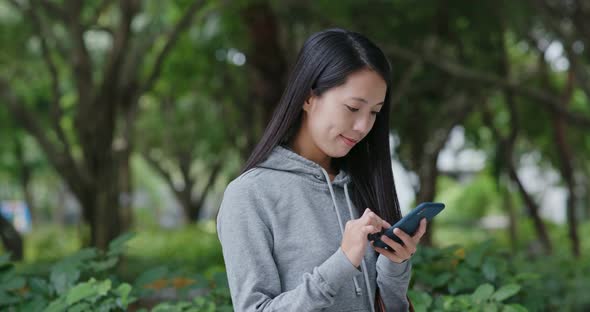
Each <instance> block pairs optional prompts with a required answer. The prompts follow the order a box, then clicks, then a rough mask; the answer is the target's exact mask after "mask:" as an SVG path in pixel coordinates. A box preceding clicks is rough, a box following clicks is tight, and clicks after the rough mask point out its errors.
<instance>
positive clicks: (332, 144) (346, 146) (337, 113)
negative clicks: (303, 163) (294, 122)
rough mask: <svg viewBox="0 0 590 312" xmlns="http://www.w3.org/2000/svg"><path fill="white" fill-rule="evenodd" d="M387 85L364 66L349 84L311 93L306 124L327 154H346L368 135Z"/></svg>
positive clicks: (351, 75)
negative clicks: (320, 93) (321, 92)
mask: <svg viewBox="0 0 590 312" xmlns="http://www.w3.org/2000/svg"><path fill="white" fill-rule="evenodd" d="M386 91H387V85H386V83H385V81H384V80H383V79H382V78H381V76H379V74H377V73H376V72H374V71H372V70H369V69H363V70H360V71H357V72H354V73H352V74H350V75H349V76H348V77H347V79H346V83H344V84H343V85H340V86H337V87H334V88H331V89H329V90H327V91H325V92H324V93H323V94H322V95H321V96H315V95H314V96H311V97H310V98H309V99H308V100H307V101H306V102H305V103H304V105H303V110H304V111H305V112H304V117H303V124H302V126H303V127H306V132H307V134H308V136H309V137H311V141H312V143H313V145H315V147H316V148H317V149H318V151H317V152H322V153H323V154H325V155H326V156H329V157H333V158H338V157H343V156H345V155H346V154H348V152H349V151H350V150H351V149H352V148H353V147H354V145H355V144H356V143H358V142H359V141H361V140H362V139H363V138H364V137H366V136H367V134H368V133H369V131H371V129H372V128H373V124H375V119H376V117H377V115H376V114H377V113H379V112H380V111H381V109H382V107H383V102H384V100H385V92H386Z"/></svg>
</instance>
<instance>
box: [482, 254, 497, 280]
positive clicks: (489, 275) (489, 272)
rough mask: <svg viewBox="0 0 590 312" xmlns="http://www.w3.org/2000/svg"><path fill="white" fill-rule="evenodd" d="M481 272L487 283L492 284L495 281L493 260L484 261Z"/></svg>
mask: <svg viewBox="0 0 590 312" xmlns="http://www.w3.org/2000/svg"><path fill="white" fill-rule="evenodd" d="M481 270H482V272H483V275H484V276H485V278H486V279H487V280H488V281H492V282H493V281H494V280H495V279H496V266H495V265H494V261H493V260H491V259H486V260H485V261H484V263H483V266H482V268H481Z"/></svg>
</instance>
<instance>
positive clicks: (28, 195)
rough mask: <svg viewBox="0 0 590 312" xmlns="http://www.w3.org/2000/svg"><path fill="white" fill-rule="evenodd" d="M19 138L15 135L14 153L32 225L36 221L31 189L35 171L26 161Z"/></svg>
mask: <svg viewBox="0 0 590 312" xmlns="http://www.w3.org/2000/svg"><path fill="white" fill-rule="evenodd" d="M18 137H19V136H17V135H15V138H14V148H15V150H14V152H15V155H16V159H17V162H18V166H19V173H20V185H21V189H22V191H23V195H24V198H25V203H26V204H27V208H28V209H29V213H30V215H31V223H34V221H36V213H35V212H36V209H35V203H34V200H33V193H32V192H31V187H30V185H31V175H32V171H33V170H32V168H31V166H30V165H29V164H28V163H27V161H26V159H25V155H24V152H23V144H22V142H21V140H19V138H18Z"/></svg>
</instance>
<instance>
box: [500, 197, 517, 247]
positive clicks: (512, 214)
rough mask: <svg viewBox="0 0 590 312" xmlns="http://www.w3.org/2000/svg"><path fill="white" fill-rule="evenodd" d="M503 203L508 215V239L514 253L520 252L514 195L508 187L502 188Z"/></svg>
mask: <svg viewBox="0 0 590 312" xmlns="http://www.w3.org/2000/svg"><path fill="white" fill-rule="evenodd" d="M502 202H503V203H504V208H505V209H506V213H507V214H508V238H509V239H510V245H511V246H512V250H513V251H517V250H518V228H517V226H518V223H517V222H516V210H515V209H514V204H513V202H512V195H511V193H510V192H509V191H508V189H507V187H506V186H503V187H502Z"/></svg>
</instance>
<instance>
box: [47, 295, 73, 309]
mask: <svg viewBox="0 0 590 312" xmlns="http://www.w3.org/2000/svg"><path fill="white" fill-rule="evenodd" d="M67 307H68V304H66V301H65V299H64V298H63V297H59V298H57V299H55V300H53V301H52V302H51V303H50V304H49V306H48V307H47V308H46V309H45V311H43V312H63V311H66V309H67Z"/></svg>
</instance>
